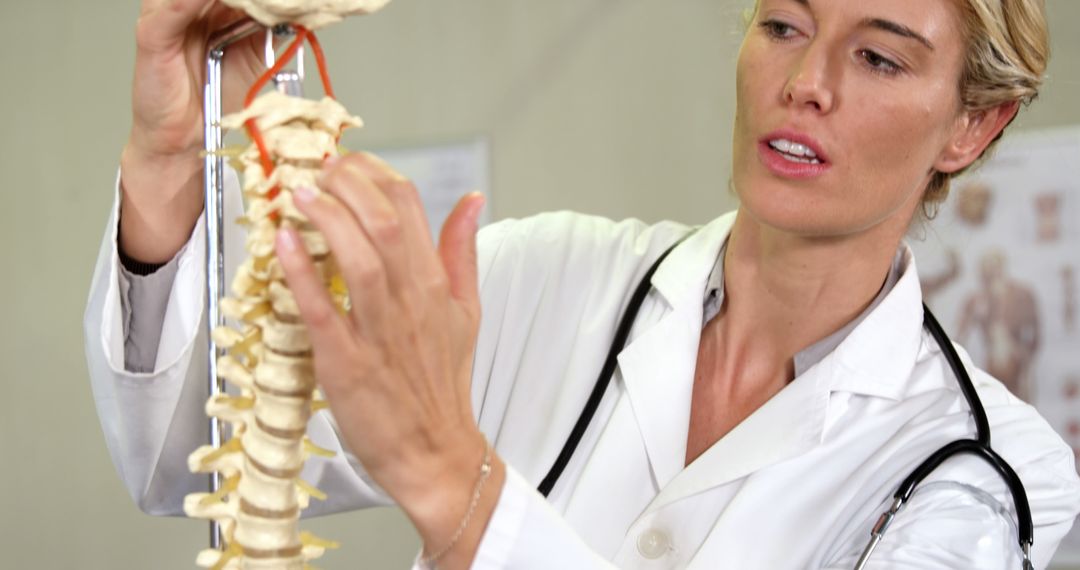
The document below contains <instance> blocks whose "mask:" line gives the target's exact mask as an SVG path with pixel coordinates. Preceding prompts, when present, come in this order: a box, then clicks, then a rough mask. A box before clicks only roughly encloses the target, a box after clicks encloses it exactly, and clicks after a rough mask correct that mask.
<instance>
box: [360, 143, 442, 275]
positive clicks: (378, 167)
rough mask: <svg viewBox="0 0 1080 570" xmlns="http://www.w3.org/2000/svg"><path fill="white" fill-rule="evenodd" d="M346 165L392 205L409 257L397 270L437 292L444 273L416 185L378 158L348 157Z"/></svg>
mask: <svg viewBox="0 0 1080 570" xmlns="http://www.w3.org/2000/svg"><path fill="white" fill-rule="evenodd" d="M349 159H350V163H352V164H354V165H355V166H356V167H357V168H359V169H360V170H361V171H362V172H363V173H365V174H366V175H367V176H368V177H370V178H371V180H372V181H373V182H374V183H375V185H376V186H377V187H378V189H379V190H380V192H382V194H383V195H385V196H386V198H387V199H388V200H389V201H390V203H391V204H393V206H394V208H395V210H396V211H397V214H398V218H399V220H400V223H401V226H402V234H403V237H404V241H405V247H406V248H407V250H408V251H409V256H408V257H407V258H404V260H405V261H408V263H407V264H404V265H402V266H401V270H402V271H403V272H405V273H407V275H409V280H410V283H419V284H421V288H422V289H424V290H427V291H440V290H442V289H443V288H444V285H445V284H446V280H447V279H446V272H445V271H444V270H443V268H442V264H441V263H439V258H438V255H437V254H436V252H435V247H434V241H433V240H432V239H431V229H430V227H429V226H428V219H427V214H426V213H425V212H424V207H423V204H422V203H421V201H420V194H419V192H417V190H416V186H414V185H413V184H412V182H410V181H409V180H408V179H407V178H405V177H404V176H402V175H401V174H400V173H398V172H397V171H396V170H394V168H393V167H391V166H390V165H389V164H387V163H386V162H385V161H383V160H382V159H381V158H379V157H378V156H375V155H374V154H371V153H367V152H358V153H354V154H352V155H349Z"/></svg>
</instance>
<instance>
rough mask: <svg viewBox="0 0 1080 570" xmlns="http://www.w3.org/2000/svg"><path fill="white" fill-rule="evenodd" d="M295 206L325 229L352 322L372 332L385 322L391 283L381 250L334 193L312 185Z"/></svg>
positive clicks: (299, 195)
mask: <svg viewBox="0 0 1080 570" xmlns="http://www.w3.org/2000/svg"><path fill="white" fill-rule="evenodd" d="M294 198H295V203H296V207H297V208H298V209H299V210H300V211H301V212H302V213H303V214H304V215H305V216H307V217H308V218H309V219H310V220H311V223H312V224H314V225H315V227H316V228H317V229H318V230H319V231H320V232H322V234H323V236H324V237H325V238H326V241H327V243H329V244H330V251H332V252H333V253H334V258H335V259H336V260H337V265H338V267H339V268H340V270H341V275H342V277H343V278H344V279H345V285H346V286H347V287H348V289H349V299H350V301H351V302H352V316H353V324H354V325H356V327H357V329H358V330H359V331H360V332H361V334H367V335H370V334H372V332H373V331H374V330H378V328H379V327H380V326H381V324H382V317H383V314H384V312H385V310H386V306H387V303H386V299H387V296H388V283H387V276H386V269H385V267H384V266H383V262H382V260H381V259H380V257H379V254H378V252H377V251H376V250H375V247H374V246H373V245H372V243H371V241H370V240H369V239H368V237H367V236H366V235H364V232H363V231H362V230H361V229H360V226H359V224H358V223H357V221H356V219H355V218H354V217H353V215H352V214H351V213H350V212H349V211H348V209H347V208H346V207H345V206H344V205H343V204H342V203H341V202H340V201H339V200H338V199H337V198H335V197H334V196H331V195H330V194H327V193H321V192H318V191H317V190H315V189H312V188H299V189H297V190H296V192H295V193H294Z"/></svg>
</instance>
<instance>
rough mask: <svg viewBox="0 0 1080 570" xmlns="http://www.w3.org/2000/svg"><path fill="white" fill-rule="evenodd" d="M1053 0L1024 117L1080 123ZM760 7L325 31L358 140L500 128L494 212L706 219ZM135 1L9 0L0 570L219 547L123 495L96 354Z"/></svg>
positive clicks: (177, 564) (440, 4)
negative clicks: (98, 276) (106, 438)
mask: <svg viewBox="0 0 1080 570" xmlns="http://www.w3.org/2000/svg"><path fill="white" fill-rule="evenodd" d="M1047 3H1048V6H1049V11H1050V15H1051V22H1052V25H1053V26H1054V28H1055V30H1054V32H1055V35H1054V39H1055V44H1054V50H1055V52H1056V59H1055V60H1054V64H1053V66H1052V67H1051V69H1050V82H1049V85H1048V88H1047V90H1046V94H1045V96H1044V97H1043V99H1042V100H1041V101H1040V102H1039V103H1038V104H1037V105H1036V107H1035V108H1033V109H1032V110H1031V111H1030V112H1029V113H1027V114H1026V115H1025V116H1024V118H1023V119H1022V120H1021V122H1020V124H1019V126H1020V128H1037V127H1043V126H1049V125H1058V124H1080V107H1078V106H1077V105H1076V102H1077V101H1080V69H1078V67H1077V64H1076V63H1075V62H1076V57H1077V56H1078V55H1080V35H1077V34H1076V33H1075V30H1074V29H1073V25H1074V24H1075V23H1077V22H1080V2H1076V1H1075V0H1048V1H1047ZM745 4H749V0H677V1H666V2H662V1H660V0H546V1H544V2H535V1H531V0H456V1H453V2H450V1H446V0H439V1H426V2H422V1H420V0H397V2H396V3H394V4H392V5H391V6H390V7H389V8H388V9H387V10H386V11H385V13H383V14H381V15H379V16H377V17H372V18H368V19H366V20H361V21H350V22H348V23H346V24H344V25H342V26H339V27H338V28H335V29H332V30H328V31H326V32H325V34H323V40H324V43H325V44H326V48H327V51H328V52H329V55H330V58H331V65H332V70H333V74H334V77H335V78H336V86H337V90H338V92H339V97H340V99H342V100H343V101H344V102H345V103H346V104H347V105H349V107H350V108H351V109H352V110H354V111H356V112H358V113H360V114H362V115H363V116H364V117H365V118H366V119H367V122H368V125H369V128H368V129H367V130H366V131H365V132H364V133H362V134H360V135H358V136H352V137H351V138H350V141H349V142H350V145H351V146H354V147H356V146H387V145H403V144H404V145H408V144H421V143H428V142H433V141H435V142H438V141H453V140H459V139H463V138H469V137H473V136H476V135H486V136H489V137H491V140H492V143H493V165H494V166H493V168H494V172H493V182H494V199H493V214H494V217H495V218H500V217H505V216H523V215H528V214H531V213H534V212H537V211H541V210H550V209H556V208H570V209H576V210H583V211H588V212H594V213H600V214H604V215H607V216H611V217H617V218H618V217H625V216H637V217H641V218H644V219H647V220H657V219H661V218H675V219H680V220H684V221H687V222H704V221H706V220H707V219H709V218H711V217H713V216H714V215H715V214H717V213H719V212H720V211H722V210H724V209H727V208H730V207H731V206H732V201H731V200H730V198H729V197H728V196H727V190H726V186H727V184H726V180H727V172H728V155H729V153H730V143H729V142H728V141H729V133H730V129H731V116H732V110H733V92H732V77H733V71H732V65H733V62H734V58H735V51H736V47H737V44H738V37H739V33H740V24H739V22H740V19H739V14H740V11H741V8H742V6H744V5H745ZM137 10H138V2H137V1H136V0H119V1H117V0H107V1H101V0H99V1H86V0H38V1H36V2H17V1H15V0H5V1H4V2H2V3H0V22H3V23H4V24H5V25H4V33H3V34H2V35H0V72H2V74H3V75H2V77H3V84H2V86H0V109H2V113H3V118H4V121H3V127H2V128H0V172H2V173H3V174H4V181H3V185H4V189H3V190H2V192H3V197H4V202H3V206H0V252H2V260H3V268H4V269H3V274H2V278H0V292H2V295H0V299H3V300H2V301H0V302H2V303H3V305H2V314H3V316H4V320H5V322H6V323H7V326H5V327H2V328H0V378H2V379H3V387H4V390H3V392H2V393H3V395H2V396H0V434H2V435H0V462H2V463H0V465H2V467H0V513H2V516H0V547H2V551H3V552H4V553H5V554H4V556H5V562H3V563H0V566H2V567H5V568H30V567H37V568H64V569H68V568H80V569H98V568H100V569H105V568H109V569H114V568H124V569H127V568H138V569H142V568H159V569H172V568H176V569H181V568H190V567H192V566H193V564H192V560H193V557H194V555H195V552H196V551H197V550H198V549H199V548H201V547H202V546H203V544H204V543H205V538H206V530H205V529H206V527H205V525H204V524H202V523H199V522H194V521H188V520H167V519H156V518H151V517H148V516H144V515H142V514H141V513H139V512H138V511H137V510H136V509H135V508H134V506H133V505H132V503H131V501H130V500H129V499H128V498H127V496H126V494H125V492H124V490H123V489H122V487H121V485H120V482H119V479H118V478H117V476H116V474H115V472H114V471H113V467H112V465H111V464H110V462H109V459H108V455H107V453H106V450H105V446H104V443H103V439H102V436H101V430H100V427H99V425H98V421H97V418H96V416H95V412H94V408H93V403H92V400H91V396H90V389H89V382H88V380H87V375H86V368H85V361H84V358H83V355H82V329H81V324H80V321H81V317H82V310H83V303H84V301H85V296H86V290H87V283H88V281H89V279H90V272H91V270H92V267H93V260H94V256H95V254H96V250H97V245H98V242H99V240H100V238H101V234H102V232H103V225H104V221H105V217H106V214H107V210H108V208H109V204H110V201H111V199H112V184H113V177H114V176H115V168H116V160H117V155H118V153H119V150H120V147H121V145H122V144H123V142H124V139H125V134H126V129H127V123H128V111H127V104H128V87H129V75H130V68H131V61H132V39H131V35H132V34H131V32H132V27H133V23H134V20H135V17H136V14H137ZM311 528H313V530H315V531H317V532H320V533H321V534H322V535H325V536H330V537H334V538H337V539H339V540H341V541H342V542H344V543H345V548H344V550H343V551H341V552H340V553H337V554H331V555H330V556H329V557H328V558H326V559H325V561H324V563H322V564H320V566H322V567H324V568H327V569H334V568H356V567H361V566H364V567H376V568H384V567H404V566H405V564H406V561H407V560H409V559H411V556H412V553H413V549H414V548H415V542H414V539H413V538H412V534H411V531H410V530H409V527H408V525H407V524H406V523H405V522H404V521H403V520H402V518H401V517H400V516H398V515H396V514H394V513H392V512H388V511H379V512H370V513H358V514H350V515H345V516H338V517H332V518H329V519H325V520H321V521H317V522H314V523H312V524H311ZM12 556H14V559H12V558H11V557H12ZM360 560H363V561H364V563H363V564H361V563H360V562H358V561H360Z"/></svg>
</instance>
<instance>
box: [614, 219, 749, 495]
mask: <svg viewBox="0 0 1080 570" xmlns="http://www.w3.org/2000/svg"><path fill="white" fill-rule="evenodd" d="M734 219H735V217H734V214H729V215H725V216H722V217H720V218H717V219H716V220H714V221H713V222H711V223H710V224H708V225H706V226H704V227H702V228H700V229H699V230H697V231H696V233H694V234H693V235H691V236H690V237H689V238H687V239H686V241H685V242H683V243H682V244H681V245H680V246H679V247H678V248H676V249H675V250H674V251H672V252H671V254H670V255H669V256H668V258H667V259H666V260H665V261H664V263H663V264H661V266H660V267H659V268H658V269H657V272H656V273H655V274H654V275H653V279H652V284H653V287H654V288H655V291H656V292H657V293H659V295H660V296H661V297H662V298H663V300H664V301H666V306H665V305H664V304H663V303H656V302H655V296H650V298H649V299H647V300H646V303H645V305H644V306H643V307H642V312H641V313H640V314H639V317H638V326H643V327H644V330H643V332H641V333H640V334H638V335H637V336H636V337H635V338H634V339H633V341H631V342H630V343H629V344H628V345H627V347H626V348H625V349H623V351H622V352H621V353H620V354H619V372H620V374H621V377H622V380H623V383H624V385H625V387H626V391H627V393H628V396H629V398H630V402H631V406H632V407H633V411H634V417H635V419H636V421H637V424H638V428H639V429H640V430H641V436H642V438H643V440H644V442H645V448H646V453H647V454H648V456H649V464H650V466H651V468H652V471H653V476H654V478H655V481H656V484H657V486H658V487H659V488H663V487H664V486H665V485H667V484H668V483H669V482H670V481H671V480H672V479H674V478H675V476H676V475H678V473H679V472H680V471H682V468H683V463H684V458H685V456H686V434H687V428H688V426H689V424H690V397H691V393H692V391H693V381H694V366H695V365H696V363H697V348H698V342H699V341H700V339H701V320H702V312H703V293H704V291H705V283H706V282H707V280H708V278H709V273H710V272H711V270H712V267H713V264H714V263H715V261H716V256H717V255H718V254H719V252H720V247H721V245H722V244H723V243H724V240H725V239H726V238H727V235H728V232H729V231H730V229H731V225H732V222H733V221H734ZM650 299H651V300H652V301H650ZM650 302H651V303H652V304H651V305H650ZM657 314H659V315H660V316H659V318H657ZM646 323H653V324H651V325H648V324H646Z"/></svg>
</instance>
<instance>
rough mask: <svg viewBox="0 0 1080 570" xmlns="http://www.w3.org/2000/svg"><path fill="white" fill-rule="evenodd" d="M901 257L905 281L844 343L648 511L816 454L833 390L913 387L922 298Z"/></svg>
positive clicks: (886, 393)
mask: <svg viewBox="0 0 1080 570" xmlns="http://www.w3.org/2000/svg"><path fill="white" fill-rule="evenodd" d="M901 256H902V260H901V263H902V274H901V277H900V279H899V281H898V282H897V283H896V284H895V285H894V286H893V289H892V291H890V292H889V293H888V294H887V295H886V297H885V298H884V299H883V300H882V302H881V303H880V304H879V305H878V306H877V307H876V308H875V309H874V310H873V311H871V313H870V314H869V315H867V317H866V318H865V319H864V320H863V321H862V322H861V323H860V324H859V326H857V327H856V328H855V329H854V330H853V331H852V332H851V333H850V334H849V335H848V337H847V338H846V339H844V341H843V342H842V343H841V344H840V346H838V347H837V349H836V350H835V351H833V352H832V353H831V354H829V355H827V356H826V357H825V358H823V359H822V360H821V361H820V362H818V363H817V364H815V365H814V366H811V367H810V368H809V369H808V370H806V371H805V372H803V373H802V374H801V375H800V376H799V377H798V378H796V379H795V380H793V381H792V382H791V383H790V384H788V385H787V386H786V387H785V388H784V389H783V390H781V391H780V393H778V394H777V395H776V396H774V397H773V398H772V399H770V400H769V401H768V402H766V403H765V405H763V406H762V407H761V408H758V409H757V410H756V411H755V412H754V413H753V414H751V415H750V416H749V417H748V418H747V419H745V420H743V422H742V423H740V424H739V425H738V426H736V427H735V429H733V430H731V432H729V433H728V434H727V435H725V436H724V437H723V438H721V439H720V440H719V441H717V442H716V443H715V444H713V446H712V447H710V448H709V449H708V450H706V451H705V453H703V454H702V455H701V456H700V457H698V459H697V460H695V461H694V462H693V463H691V464H690V465H688V466H687V467H686V469H685V470H683V471H682V472H680V473H678V474H677V475H676V476H675V477H674V478H673V479H672V480H671V483H670V485H667V486H666V487H665V488H662V489H661V491H660V494H659V495H658V496H657V497H656V499H654V500H653V502H652V504H651V505H650V506H649V508H648V509H647V510H649V511H652V510H655V509H658V508H661V507H663V506H664V505H667V504H670V503H672V502H674V501H677V500H679V499H682V498H685V497H688V496H691V495H693V494H695V493H700V492H702V491H705V490H707V489H710V488H713V487H717V486H720V485H724V484H726V483H729V482H731V481H735V480H737V479H739V478H742V477H745V476H747V475H750V474H752V473H754V472H755V471H758V470H760V469H764V468H767V467H769V466H770V465H774V464H777V463H780V462H781V461H784V460H786V459H790V458H793V457H796V456H798V455H800V454H803V453H806V452H808V451H810V450H811V449H813V448H814V447H816V446H817V445H819V444H820V443H821V442H822V441H823V439H824V437H825V433H826V429H827V428H828V425H829V420H830V416H829V400H830V396H831V395H832V394H833V393H834V392H850V393H855V394H860V395H865V396H872V397H880V398H890V399H898V398H901V397H902V396H903V393H904V391H905V390H906V389H911V386H909V384H910V379H911V377H912V368H913V364H914V362H915V358H916V354H917V353H918V351H919V348H920V346H921V345H922V339H923V333H922V305H921V301H922V297H921V291H920V287H919V281H918V276H917V273H916V270H915V265H914V260H913V259H912V256H911V252H910V250H908V249H907V248H906V247H905V248H903V249H902V250H901ZM695 356H696V354H695ZM687 417H689V416H687ZM686 427H687V426H683V429H684V430H685V429H686ZM683 437H684V438H685V432H684V433H683ZM683 448H684V449H685V444H684V445H683Z"/></svg>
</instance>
